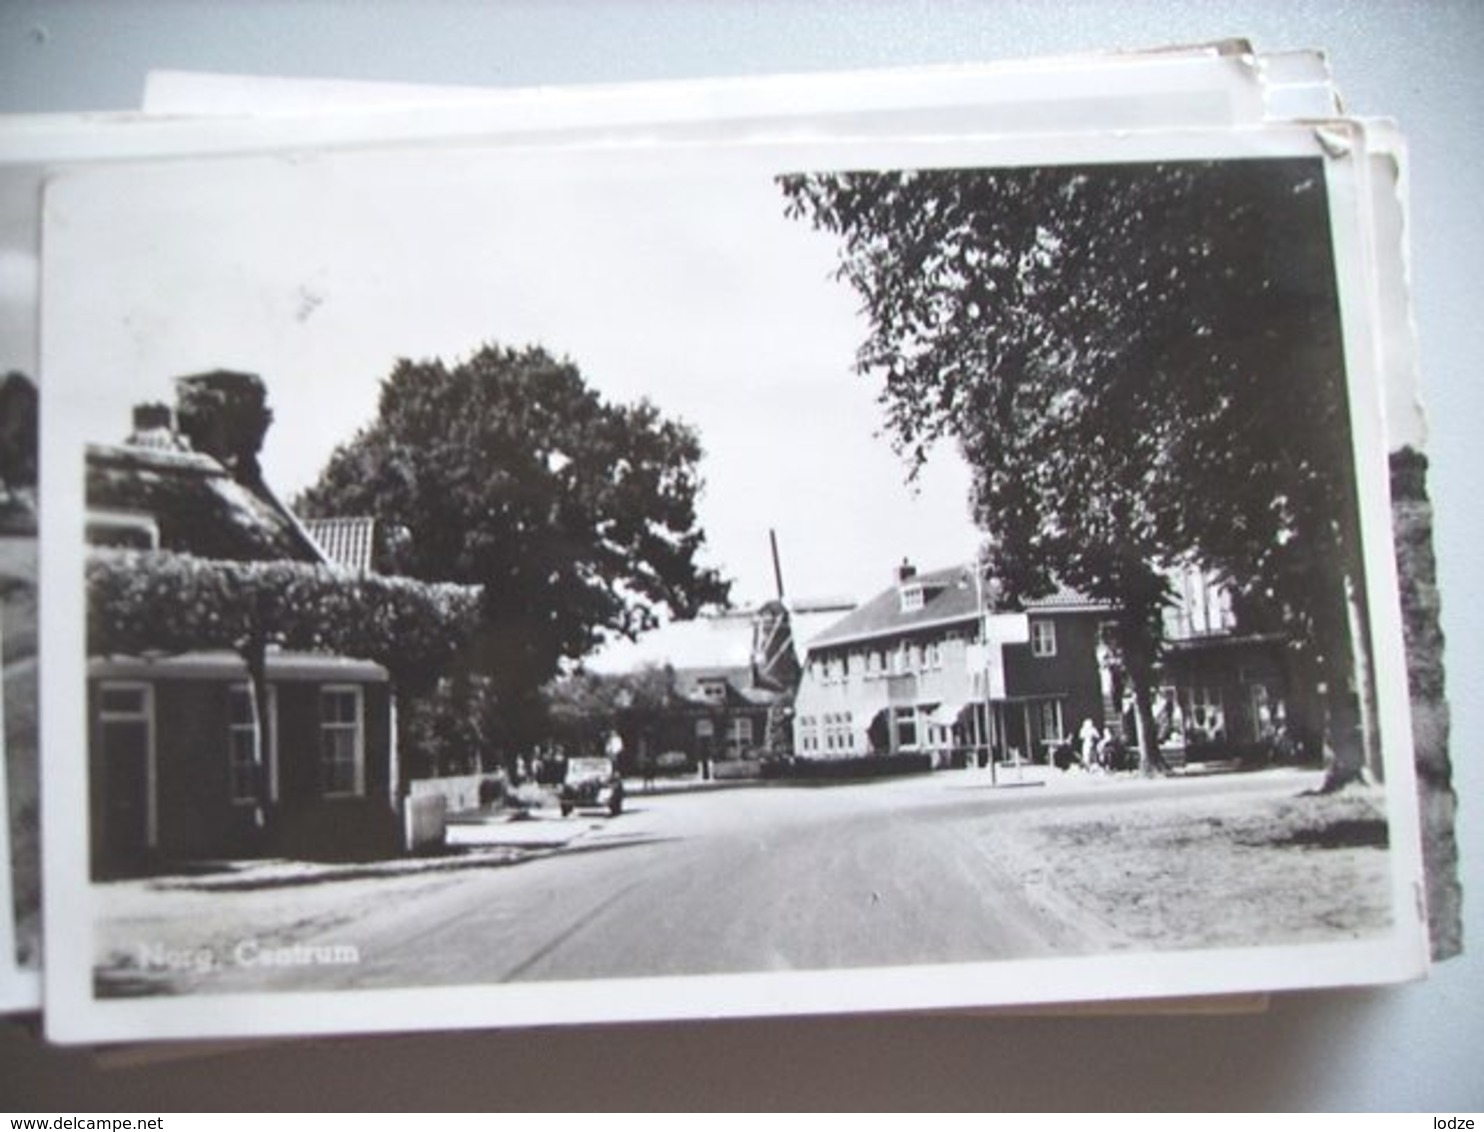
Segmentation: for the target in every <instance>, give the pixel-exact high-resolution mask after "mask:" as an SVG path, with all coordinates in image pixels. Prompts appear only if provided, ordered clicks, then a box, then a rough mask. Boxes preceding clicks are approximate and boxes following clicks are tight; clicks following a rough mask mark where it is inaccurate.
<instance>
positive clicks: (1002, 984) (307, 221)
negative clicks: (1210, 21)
mask: <svg viewBox="0 0 1484 1132" xmlns="http://www.w3.org/2000/svg"><path fill="white" fill-rule="evenodd" d="M0 142H3V145H0V195H3V202H4V209H3V212H0V244H3V247H0V257H3V262H4V265H5V286H4V290H3V294H0V318H3V320H4V328H3V334H0V343H3V347H4V350H5V357H4V359H3V365H0V371H3V372H5V374H6V376H5V378H4V384H3V386H0V391H3V400H0V409H3V418H0V425H3V435H4V444H5V448H4V467H3V474H4V480H3V484H0V487H3V492H0V535H3V537H0V571H3V600H4V607H3V612H4V620H3V634H4V692H5V695H4V714H5V731H4V736H5V758H6V769H7V772H8V773H7V775H6V776H5V777H4V779H3V781H0V785H3V786H4V787H5V788H6V789H7V790H8V799H7V802H8V807H7V811H6V812H8V815H9V822H10V824H9V838H8V839H0V844H3V845H4V851H5V852H6V853H7V854H8V866H9V867H7V868H5V869H4V870H0V878H3V882H4V884H6V885H7V886H9V887H8V888H7V890H6V891H5V892H4V893H3V895H4V897H5V905H6V906H7V907H9V906H13V907H14V909H15V915H14V919H13V921H12V920H11V919H10V918H9V917H0V951H3V955H4V958H5V970H4V971H3V974H0V993H3V1001H4V1006H5V1007H7V1008H10V1009H14V1010H18V1011H20V1010H34V1009H38V1008H41V1007H43V1006H44V1015H45V1028H46V1032H47V1034H48V1035H49V1036H50V1037H51V1038H52V1039H54V1040H56V1041H61V1042H88V1043H93V1042H98V1043H102V1042H109V1043H116V1042H132V1041H138V1040H148V1039H164V1038H171V1039H186V1038H199V1037H230V1036H246V1035H270V1034H284V1035H287V1034H306V1033H333V1032H368V1031H389V1030H398V1031H402V1030H409V1029H419V1028H428V1029H431V1028H438V1029H445V1028H465V1027H495V1026H526V1025H533V1024H553V1023H583V1022H594V1021H621V1020H639V1019H671V1018H697V1017H714V1016H743V1015H748V1016H752V1015H779V1014H820V1013H839V1012H866V1011H870V1012H877V1011H903V1010H942V1009H984V1008H995V1009H1001V1010H1007V1009H1015V1010H1025V1009H1031V1008H1034V1009H1061V1010H1065V1009H1104V1010H1106V1009H1119V1010H1135V1009H1156V1008H1157V1009H1169V1008H1174V1009H1246V1008H1251V1007H1252V1006H1253V1005H1258V1006H1260V1005H1261V1004H1262V1003H1263V1002H1264V1001H1265V997H1264V996H1266V995H1268V994H1269V993H1271V992H1276V991H1282V990H1292V989H1297V988H1320V987H1341V986H1364V985H1374V984H1382V983H1392V982H1399V981H1403V980H1409V979H1415V978H1419V977H1421V976H1423V975H1424V974H1425V972H1426V971H1427V968H1428V964H1429V962H1430V961H1431V960H1432V959H1434V958H1446V957H1448V956H1449V955H1451V954H1454V953H1455V952H1456V951H1457V950H1458V946H1459V940H1458V935H1459V929H1458V907H1457V879H1456V869H1455V862H1454V849H1453V846H1454V840H1453V825H1452V814H1453V794H1452V790H1451V786H1450V784H1449V783H1450V778H1449V764H1448V754H1447V730H1446V705H1445V703H1444V702H1443V698H1442V687H1443V681H1442V661H1441V651H1440V649H1441V645H1440V640H1441V638H1440V633H1439V628H1438V619H1437V609H1438V600H1437V593H1436V585H1435V573H1434V567H1433V558H1432V533H1431V512H1430V508H1429V504H1428V498H1427V491H1426V472H1427V460H1426V456H1425V454H1424V450H1423V447H1424V438H1425V427H1424V422H1423V419H1422V414H1421V408H1420V393H1419V386H1418V374H1417V366H1416V353H1415V348H1414V330H1413V325H1412V320H1411V315H1410V308H1409V298H1408V288H1407V265H1408V263H1407V249H1406V239H1405V236H1406V227H1407V224H1406V219H1407V185H1406V160H1405V151H1404V146H1403V143H1402V139H1401V137H1400V135H1399V133H1398V131H1397V130H1396V128H1395V127H1394V126H1393V125H1392V124H1391V123H1389V122H1385V121H1374V120H1357V119H1355V118H1353V117H1346V116H1344V114H1343V113H1342V111H1341V108H1340V103H1339V99H1338V96H1337V94H1336V91H1335V88H1334V86H1333V84H1332V82H1331V80H1330V76H1329V74H1328V70H1327V68H1326V66H1325V63H1324V59H1323V56H1322V55H1321V54H1319V53H1318V52H1295V53H1286V54H1279V55H1266V54H1262V53H1259V52H1256V51H1254V50H1253V49H1252V47H1251V46H1250V45H1248V44H1246V43H1242V42H1230V43H1222V44H1215V45H1207V46H1201V47H1197V48H1181V49H1169V50H1162V51H1153V52H1147V53H1131V54H1117V55H1102V56H1083V57H1076V58H1064V59H1051V60H1036V61H1030V62H1023V63H994V64H986V65H983V66H958V67H949V68H928V69H905V70H890V71H880V72H861V73H845V74H823V75H798V76H781V77H774V78H764V79H758V78H747V79H726V80H707V81H697V82H684V83H666V84H645V85H631V86H610V87H582V88H570V89H535V90H501V91H475V90H442V89H428V88H410V87H376V86H358V85H353V84H352V85H347V84H339V83H327V82H302V81H290V80H269V79H237V78H230V77H224V76H205V75H188V74H160V75H157V76H155V77H154V78H153V79H152V81H151V84H150V86H149V89H148V92H147V96H146V99H145V103H144V106H143V111H142V112H141V113H139V114H129V115H110V116H48V117H34V118H28V117H21V118H12V119H9V120H6V121H4V122H3V123H0ZM38 419H39V422H40V424H39V428H38V425H37V422H38ZM39 658H44V661H45V665H44V668H43V667H41V666H39V664H38V659H39Z"/></svg>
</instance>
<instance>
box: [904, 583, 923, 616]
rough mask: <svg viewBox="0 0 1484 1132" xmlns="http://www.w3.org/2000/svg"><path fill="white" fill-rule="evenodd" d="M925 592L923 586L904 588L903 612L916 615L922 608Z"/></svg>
mask: <svg viewBox="0 0 1484 1132" xmlns="http://www.w3.org/2000/svg"><path fill="white" fill-rule="evenodd" d="M922 602H923V591H922V586H921V584H913V585H906V586H903V587H902V612H903V613H915V612H916V611H917V610H919V609H921V608H922Z"/></svg>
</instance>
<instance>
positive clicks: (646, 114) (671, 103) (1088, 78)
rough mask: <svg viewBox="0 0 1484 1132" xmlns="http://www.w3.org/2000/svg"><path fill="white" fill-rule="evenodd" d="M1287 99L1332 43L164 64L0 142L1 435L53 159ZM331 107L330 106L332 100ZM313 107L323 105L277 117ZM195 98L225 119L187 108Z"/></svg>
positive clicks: (11, 992) (32, 120)
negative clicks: (556, 81) (297, 70)
mask: <svg viewBox="0 0 1484 1132" xmlns="http://www.w3.org/2000/svg"><path fill="white" fill-rule="evenodd" d="M1280 98H1281V101H1282V103H1283V105H1284V106H1285V107H1286V108H1287V109H1288V110H1289V111H1291V112H1298V111H1297V108H1298V107H1300V106H1304V107H1306V108H1307V109H1306V110H1305V112H1306V113H1308V114H1313V115H1323V114H1328V113H1332V112H1333V110H1334V109H1335V108H1336V107H1335V99H1334V94H1333V90H1332V87H1331V84H1330V83H1329V79H1328V73H1327V70H1326V69H1325V67H1324V66H1323V62H1322V59H1320V58H1319V57H1318V56H1316V55H1314V54H1313V53H1299V54H1296V55H1293V56H1259V55H1255V54H1254V53H1253V52H1252V51H1251V49H1250V47H1248V46H1247V45H1246V44H1242V43H1229V44H1219V45H1212V46H1207V47H1197V48H1187V49H1171V50H1164V51H1160V52H1155V53H1142V54H1132V55H1129V54H1124V55H1107V56H1093V57H1082V58H1077V59H1061V60H1032V61H1026V62H1017V63H993V64H985V65H979V66H972V67H967V66H958V67H939V68H906V69H900V70H895V71H886V72H879V71H876V72H860V73H844V74H828V75H812V76H782V77H774V78H763V79H747V80H730V79H715V80H702V81H695V82H686V83H673V82H672V83H655V84H633V85H628V86H620V87H610V86H604V87H584V88H577V89H564V88H546V89H541V90H535V91H531V90H516V91H496V92H483V91H468V90H463V91H453V90H447V89H439V88H426V87H414V88H406V87H394V88H390V89H387V88H383V87H381V86H379V85H377V84H364V83H360V84H339V83H318V82H312V81H305V80H271V79H261V78H258V79H236V78H233V77H230V76H210V75H179V74H175V75H171V74H165V75H160V76H155V77H153V78H152V81H151V83H150V86H149V89H148V90H147V92H146V96H145V104H144V108H145V111H146V113H145V114H144V115H114V114H110V115H75V116H62V115H58V116H35V117H22V118H12V119H8V120H6V121H5V123H4V124H3V127H0V129H3V133H4V140H5V143H6V144H5V146H4V147H3V148H0V257H3V267H4V270H3V275H0V280H3V284H4V286H3V292H0V330H3V333H0V344H3V349H4V359H3V369H4V371H5V372H6V374H7V375H9V376H8V377H7V378H6V382H7V388H6V393H5V414H6V417H5V419H6V428H7V436H13V437H15V438H17V439H16V446H17V447H16V450H17V451H18V452H20V451H25V450H31V451H34V439H30V440H25V441H22V440H20V439H19V438H22V437H34V427H35V426H34V413H35V408H34V401H35V395H34V389H33V386H34V383H35V381H36V380H37V379H38V377H39V371H38V359H37V346H36V341H35V338H36V321H37V317H38V312H37V305H38V300H37V281H36V273H37V256H38V245H39V225H40V219H39V207H40V195H41V186H42V182H43V180H44V178H45V177H46V176H47V175H48V174H49V173H53V172H57V171H59V170H61V169H65V168H68V167H75V166H81V165H86V164H89V163H95V162H116V161H121V160H128V159H136V160H137V159H146V158H148V159H157V158H158V159H163V158H171V157H180V156H187V155H196V154H205V153H232V152H256V151H260V150H275V149H278V150H285V151H298V150H303V149H309V148H315V147H325V146H336V147H345V146H356V145H365V144H368V143H370V142H383V143H384V142H390V141H397V140H401V141H406V142H412V141H416V142H419V143H431V142H434V141H436V140H438V139H442V140H445V141H447V140H450V139H454V138H460V137H475V138H492V137H512V136H520V137H522V138H523V139H525V140H526V141H527V142H530V143H538V142H539V143H541V144H549V145H551V144H576V143H580V142H586V143H588V144H591V143H592V142H594V141H597V140H603V141H607V142H612V141H616V140H625V141H628V142H630V143H632V142H634V141H636V140H641V139H645V138H650V139H653V138H657V137H658V138H668V139H672V140H673V139H675V138H679V137H696V138H705V139H709V140H716V139H717V138H721V137H726V138H730V139H732V140H736V141H745V140H748V139H751V138H757V137H770V136H776V135H778V134H779V133H780V132H786V133H803V134H805V135H808V136H814V135H820V134H822V135H826V136H829V135H860V134H864V135H873V136H896V135H904V134H905V135H911V134H929V133H945V132H949V133H951V132H954V131H961V130H965V129H971V128H972V129H976V130H983V129H985V128H989V127H992V128H993V129H994V130H996V131H999V132H1019V133H1024V132H1030V131H1033V130H1037V129H1041V130H1044V129H1046V128H1049V127H1051V126H1053V125H1062V126H1068V125H1072V126H1075V127H1076V128H1078V129H1081V130H1089V131H1095V130H1099V129H1121V128H1128V127H1130V126H1134V125H1137V126H1140V127H1141V128H1151V127H1154V126H1160V127H1174V126H1194V125H1223V124H1239V123H1247V122H1254V121H1258V120H1261V119H1263V118H1264V117H1272V116H1274V114H1275V112H1276V111H1275V104H1276V103H1277V101H1278V100H1279V99H1280ZM332 104H333V105H334V107H335V109H336V112H335V113H327V107H329V106H330V105H332ZM450 104H451V105H450ZM306 107H308V108H312V109H313V110H314V113H313V115H302V114H299V115H298V120H297V121H291V122H284V121H270V120H267V119H268V117H269V116H271V113H278V112H284V113H287V114H288V115H289V116H290V117H293V116H294V115H295V113H296V112H297V111H299V110H302V109H304V108H306ZM368 107H370V108H371V110H372V112H366V111H367V108H368ZM201 114H210V115H214V116H216V118H215V119H214V120H212V121H208V122H200V121H189V120H182V119H181V115H201ZM224 116H225V117H224ZM28 445H29V449H28V447H27V446H28ZM22 463H24V461H22ZM11 479H12V480H13V481H14V482H13V483H8V485H7V495H8V504H7V506H8V507H9V520H8V523H7V527H6V532H5V536H6V541H5V543H4V549H5V562H4V571H5V574H4V577H5V579H6V591H5V592H6V595H7V596H6V602H7V607H6V617H7V619H8V620H10V621H11V622H12V623H13V624H12V627H11V630H10V640H11V653H10V659H11V666H10V668H9V669H8V671H7V677H6V694H7V696H8V697H9V699H10V703H11V711H10V720H11V723H10V726H11V730H12V733H13V734H12V737H11V742H10V746H9V749H8V758H7V765H8V767H9V778H10V815H9V816H10V820H9V829H10V834H11V836H10V838H9V839H8V840H5V841H3V843H0V859H3V858H4V856H5V855H6V854H8V855H9V860H10V862H11V866H12V872H13V876H14V884H13V890H14V893H15V902H14V907H15V933H14V934H15V938H16V947H15V949H14V950H12V949H11V948H8V947H7V948H3V949H0V950H3V956H0V1008H3V1009H24V1008H31V1007H35V1006H36V1005H37V1003H38V1001H39V983H38V981H37V978H36V965H37V960H38V957H39V954H40V950H41V949H40V942H39V935H40V932H39V920H40V908H39V905H40V893H39V862H38V857H39V828H38V824H39V823H38V805H39V803H38V789H37V783H38V778H39V767H38V764H37V760H36V728H35V714H36V713H35V702H36V667H35V654H34V647H33V644H32V642H34V638H35V600H34V589H35V556H36V545H35V538H34V505H35V499H34V480H33V479H29V478H27V475H26V474H21V475H20V476H19V477H18V478H17V477H16V476H12V477H11ZM682 635H683V634H682ZM731 647H735V646H731ZM618 655H619V656H621V655H622V654H621V653H620V654H618ZM12 954H13V955H14V956H15V961H14V965H13V966H12V965H11V962H10V958H9V957H10V956H11V955H12Z"/></svg>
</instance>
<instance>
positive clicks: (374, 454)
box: [297, 345, 727, 743]
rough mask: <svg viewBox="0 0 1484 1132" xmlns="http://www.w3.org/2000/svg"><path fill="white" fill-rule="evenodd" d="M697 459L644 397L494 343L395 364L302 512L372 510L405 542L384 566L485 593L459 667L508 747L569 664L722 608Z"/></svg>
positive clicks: (532, 724) (528, 729)
mask: <svg viewBox="0 0 1484 1132" xmlns="http://www.w3.org/2000/svg"><path fill="white" fill-rule="evenodd" d="M700 459H701V447H700V443H699V441H698V439H697V437H696V435H695V433H694V432H693V431H692V430H691V429H690V428H688V427H686V426H685V425H683V424H680V423H678V422H676V421H673V420H670V419H667V418H666V417H664V416H663V415H662V414H661V413H660V411H659V410H658V409H657V408H656V407H655V406H654V405H653V404H651V403H649V402H648V401H642V400H641V401H639V402H637V403H634V404H615V403H611V402H609V401H606V400H604V399H603V398H602V397H601V396H599V394H598V393H597V392H596V391H594V390H593V389H592V388H590V387H589V386H588V384H587V383H586V382H585V381H584V379H583V377H582V375H581V374H580V373H579V372H578V369H577V367H576V366H575V365H574V364H572V363H571V362H569V361H566V360H561V359H557V358H554V357H552V356H551V355H550V354H548V353H547V352H546V351H544V350H542V349H539V348H535V347H530V348H526V349H521V350H516V349H509V348H504V347H500V346H496V345H489V346H485V347H484V348H482V349H480V350H479V351H478V352H476V353H475V354H473V355H472V356H471V357H469V358H467V359H465V360H463V361H461V362H459V363H457V364H455V365H451V366H450V365H446V364H444V363H443V362H442V361H437V360H432V361H421V362H413V361H407V360H403V361H400V362H398V363H397V365H396V367H395V368H394V369H393V371H392V373H391V375H390V376H389V377H387V378H386V379H385V381H384V382H383V383H382V388H381V398H380V405H379V408H378V411H377V416H376V419H375V420H374V421H373V422H372V423H371V424H370V425H368V426H367V427H366V428H364V429H362V430H361V431H360V432H359V433H358V434H357V435H356V436H355V438H354V439H352V440H351V441H350V442H349V443H347V444H345V445H344V446H342V447H341V448H339V449H338V450H337V451H336V452H335V453H334V455H333V456H332V457H331V459H330V462H329V464H328V465H327V466H326V468H325V470H324V472H323V473H322V474H321V476H320V478H319V481H318V482H317V483H316V484H315V485H314V486H313V487H312V488H310V489H309V490H308V491H306V492H305V493H304V495H303V496H302V497H301V498H300V499H299V500H298V501H297V507H298V509H299V510H300V511H301V512H302V513H304V514H307V515H323V516H332V515H371V516H375V517H376V518H377V519H379V520H382V523H383V526H384V527H387V528H388V529H393V530H396V529H400V530H401V531H402V532H404V535H405V537H402V538H400V539H399V540H398V541H397V542H396V544H395V545H394V546H392V547H389V548H388V550H389V559H390V560H389V563H388V565H389V568H391V569H393V570H395V571H397V572H400V573H405V574H409V575H412V576H414V577H417V578H422V579H427V580H436V581H453V582H462V583H469V584H478V585H482V586H484V588H485V589H484V593H485V600H484V609H483V615H482V625H481V629H482V631H481V633H480V634H479V637H478V640H477V642H476V647H475V648H474V649H473V650H472V651H471V654H470V655H469V657H468V658H467V659H468V662H469V669H470V670H471V671H473V672H478V673H480V674H482V675H484V676H486V677H487V678H488V679H489V680H490V681H492V683H493V689H494V692H495V694H496V696H497V698H498V701H499V703H500V707H501V718H502V720H503V722H504V724H505V726H506V727H507V728H508V729H509V734H508V735H507V737H506V738H507V740H508V741H509V742H511V743H518V742H529V741H530V740H531V739H532V738H533V737H534V735H535V734H536V733H537V729H538V728H539V726H540V722H541V716H542V704H541V700H540V696H539V694H538V693H539V689H540V688H541V686H542V685H543V684H544V683H545V682H546V681H547V680H549V679H550V678H551V677H552V676H554V675H555V674H556V673H557V671H558V670H559V667H560V666H561V663H562V661H563V660H564V659H568V660H570V659H576V658H580V657H582V656H583V655H585V654H587V653H588V652H590V651H591V650H592V649H593V648H594V647H595V646H596V645H597V644H599V643H600V642H601V641H602V640H604V639H605V638H606V637H608V636H610V635H613V634H623V635H628V636H633V635H636V634H638V633H639V632H641V631H643V630H645V629H647V628H650V627H652V626H654V625H655V624H657V623H658V620H659V617H660V615H661V614H662V613H668V614H670V615H672V616H677V617H685V616H691V615H693V614H695V613H697V612H699V611H700V610H701V609H703V608H704V607H706V606H709V605H714V604H720V603H722V602H724V601H725V599H726V596H727V585H726V584H725V583H724V582H723V580H722V579H721V578H720V577H719V576H718V575H717V574H716V573H715V572H714V571H713V570H711V569H708V568H706V567H705V566H703V565H701V563H700V562H699V555H700V551H701V549H702V546H703V544H704V535H703V533H702V531H701V529H700V527H699V524H698V521H697V515H696V500H697V496H698V494H699V492H700V489H701V480H700V474H699V470H698V465H699V462H700Z"/></svg>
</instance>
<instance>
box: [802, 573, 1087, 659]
mask: <svg viewBox="0 0 1484 1132" xmlns="http://www.w3.org/2000/svg"><path fill="white" fill-rule="evenodd" d="M912 587H919V588H921V590H922V598H923V600H922V605H921V606H920V607H918V608H915V609H904V608H903V603H902V590H903V589H909V588H912ZM980 600H981V599H980V594H979V592H978V587H976V586H975V584H974V567H973V566H972V565H963V566H949V567H947V568H946V569H942V570H930V571H926V572H924V573H920V574H915V575H913V576H912V577H910V578H907V579H906V580H904V581H902V582H900V583H898V584H896V585H893V586H891V587H889V588H887V589H885V590H882V591H881V592H880V593H879V594H877V595H876V596H875V597H873V598H871V599H870V600H869V601H867V602H864V603H863V604H861V605H858V606H856V607H855V609H853V610H851V612H850V613H848V614H847V615H846V616H844V617H842V618H841V619H840V620H839V621H837V622H835V623H834V624H833V625H831V626H830V627H829V628H827V629H825V630H824V632H822V633H820V634H819V636H817V637H815V638H814V639H813V640H811V641H809V642H808V647H809V648H810V649H815V648H820V647H829V646H831V645H843V644H855V643H860V642H865V641H870V640H877V639H881V638H892V637H898V636H901V635H903V634H905V633H910V632H912V631H914V630H918V629H928V628H937V627H940V626H951V625H958V624H965V623H967V624H972V623H973V622H974V621H975V620H976V619H977V618H978V616H979V613H980V610H981V606H980ZM984 600H985V602H986V606H985V607H984V608H986V609H993V606H992V605H989V604H988V603H989V595H988V594H986V595H984ZM1109 608H1111V607H1110V606H1108V605H1107V604H1106V603H1103V602H1098V601H1094V600H1093V599H1091V598H1089V597H1087V596H1086V595H1084V594H1081V593H1078V592H1077V591H1076V590H1073V589H1069V588H1068V587H1066V586H1058V587H1057V589H1056V590H1055V591H1054V592H1053V593H1051V594H1048V595H1047V596H1046V597H1042V598H1034V599H1031V600H1028V601H1024V602H1021V603H1020V609H1021V610H1023V611H1025V612H1027V613H1036V612H1045V613H1071V612H1081V611H1085V610H1100V609H1109Z"/></svg>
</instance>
